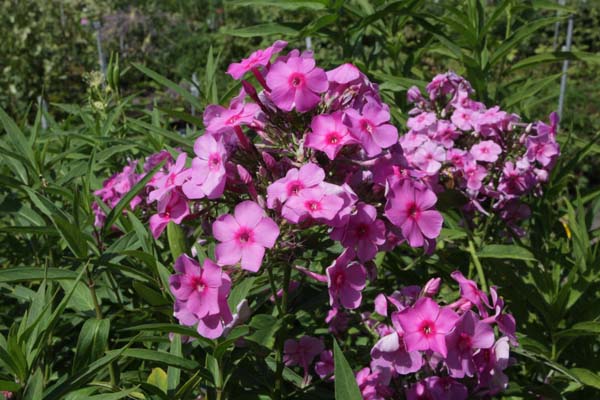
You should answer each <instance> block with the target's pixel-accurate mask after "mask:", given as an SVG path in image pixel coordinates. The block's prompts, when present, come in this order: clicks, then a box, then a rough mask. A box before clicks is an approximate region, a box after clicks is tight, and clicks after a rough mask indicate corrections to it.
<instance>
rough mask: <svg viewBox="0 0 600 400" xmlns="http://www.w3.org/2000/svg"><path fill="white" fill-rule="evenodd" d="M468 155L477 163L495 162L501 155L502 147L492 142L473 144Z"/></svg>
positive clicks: (485, 141)
mask: <svg viewBox="0 0 600 400" xmlns="http://www.w3.org/2000/svg"><path fill="white" fill-rule="evenodd" d="M470 153H471V155H472V156H473V158H474V159H475V160H477V161H485V162H495V161H496V160H497V159H498V156H499V155H500V153H502V147H500V146H499V145H498V144H497V143H496V142H494V141H492V140H484V141H481V142H479V143H476V144H474V145H473V146H472V147H471V150H470Z"/></svg>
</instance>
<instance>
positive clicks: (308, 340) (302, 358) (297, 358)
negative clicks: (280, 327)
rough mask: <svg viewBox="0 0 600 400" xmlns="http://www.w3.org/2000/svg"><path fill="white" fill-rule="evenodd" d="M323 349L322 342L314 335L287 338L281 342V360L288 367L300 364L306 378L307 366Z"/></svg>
mask: <svg viewBox="0 0 600 400" xmlns="http://www.w3.org/2000/svg"><path fill="white" fill-rule="evenodd" d="M323 350H325V346H324V345H323V342H322V341H321V340H320V339H317V338H316V337H312V336H302V337H301V338H300V339H299V340H295V339H287V340H286V341H285V343H284V344H283V362H284V363H285V365H287V366H288V367H291V366H294V365H299V366H301V367H302V369H304V379H305V380H306V378H307V377H308V370H309V366H310V365H311V364H312V362H313V360H314V359H315V357H316V356H318V355H319V354H320V353H321V352H322V351H323Z"/></svg>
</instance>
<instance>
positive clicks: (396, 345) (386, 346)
mask: <svg viewBox="0 0 600 400" xmlns="http://www.w3.org/2000/svg"><path fill="white" fill-rule="evenodd" d="M403 335H404V332H402V331H400V332H397V331H394V332H392V333H390V334H388V335H386V336H384V337H382V338H381V339H379V341H378V342H377V343H376V344H375V346H374V347H373V349H371V369H372V370H378V369H388V370H390V371H394V372H395V373H397V374H400V375H407V374H412V373H415V372H417V371H419V370H420V369H421V367H422V366H423V356H422V355H421V353H420V352H418V351H410V352H409V351H407V350H406V345H405V344H404V340H403Z"/></svg>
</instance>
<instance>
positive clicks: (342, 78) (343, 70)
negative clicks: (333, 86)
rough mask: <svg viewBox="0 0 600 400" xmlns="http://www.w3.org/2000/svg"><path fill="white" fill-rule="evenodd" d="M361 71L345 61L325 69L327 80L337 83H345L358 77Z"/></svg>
mask: <svg viewBox="0 0 600 400" xmlns="http://www.w3.org/2000/svg"><path fill="white" fill-rule="evenodd" d="M360 75H361V72H360V70H359V69H358V68H356V66H354V65H352V64H350V63H345V64H342V65H340V66H339V67H337V68H334V69H332V70H331V71H327V80H329V82H334V83H338V84H346V83H350V82H353V81H356V80H357V79H358V78H360Z"/></svg>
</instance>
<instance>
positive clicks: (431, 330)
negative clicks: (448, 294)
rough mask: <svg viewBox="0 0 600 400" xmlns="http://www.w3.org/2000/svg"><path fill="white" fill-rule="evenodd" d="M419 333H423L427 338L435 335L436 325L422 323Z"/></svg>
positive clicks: (428, 322) (430, 322)
mask: <svg viewBox="0 0 600 400" xmlns="http://www.w3.org/2000/svg"><path fill="white" fill-rule="evenodd" d="M419 331H421V332H422V333H423V335H425V336H431V335H435V324H434V323H433V322H432V321H429V320H425V321H423V322H421V326H420V327H419Z"/></svg>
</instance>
